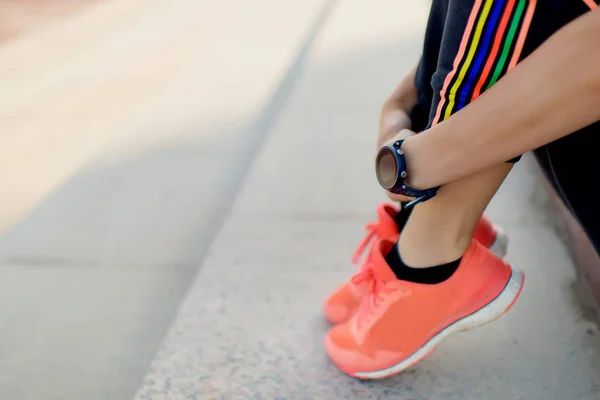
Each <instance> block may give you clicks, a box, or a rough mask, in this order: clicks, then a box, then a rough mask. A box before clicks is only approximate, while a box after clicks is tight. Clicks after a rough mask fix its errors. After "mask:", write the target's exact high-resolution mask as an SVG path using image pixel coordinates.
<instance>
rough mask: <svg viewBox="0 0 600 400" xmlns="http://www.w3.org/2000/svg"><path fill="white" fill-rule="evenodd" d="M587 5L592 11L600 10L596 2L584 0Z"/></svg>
mask: <svg viewBox="0 0 600 400" xmlns="http://www.w3.org/2000/svg"><path fill="white" fill-rule="evenodd" d="M583 2H584V3H585V4H587V6H588V7H589V8H590V10H594V9H596V8H598V4H596V2H595V1H594V0H583Z"/></svg>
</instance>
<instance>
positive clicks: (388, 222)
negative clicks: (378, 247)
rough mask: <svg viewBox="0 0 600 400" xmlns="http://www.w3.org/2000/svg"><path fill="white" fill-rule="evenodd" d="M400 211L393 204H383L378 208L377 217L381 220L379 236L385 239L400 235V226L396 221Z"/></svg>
mask: <svg viewBox="0 0 600 400" xmlns="http://www.w3.org/2000/svg"><path fill="white" fill-rule="evenodd" d="M399 212H400V210H398V208H396V207H395V206H393V205H392V204H387V203H381V204H380V205H379V207H377V217H378V218H379V228H378V230H379V234H380V235H381V236H383V237H388V238H389V237H393V236H395V235H397V234H398V225H397V224H396V221H395V220H394V217H395V216H396V214H398V213H399Z"/></svg>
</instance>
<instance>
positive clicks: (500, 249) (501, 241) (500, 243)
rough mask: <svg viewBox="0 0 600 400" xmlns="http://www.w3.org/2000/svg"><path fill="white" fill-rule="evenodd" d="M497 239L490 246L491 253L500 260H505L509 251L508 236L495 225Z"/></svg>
mask: <svg viewBox="0 0 600 400" xmlns="http://www.w3.org/2000/svg"><path fill="white" fill-rule="evenodd" d="M494 230H495V231H496V239H495V240H494V243H492V245H491V246H490V251H491V252H492V253H494V254H495V255H496V256H498V257H500V258H504V256H505V255H506V252H507V250H508V234H507V233H506V232H504V229H502V228H500V227H499V226H498V225H494Z"/></svg>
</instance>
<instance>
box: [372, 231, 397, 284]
mask: <svg viewBox="0 0 600 400" xmlns="http://www.w3.org/2000/svg"><path fill="white" fill-rule="evenodd" d="M395 245H396V243H394V242H392V241H390V240H386V239H381V240H379V241H377V243H375V245H374V246H373V254H371V263H372V265H373V272H374V273H375V276H376V277H377V279H379V280H380V281H382V282H389V281H395V280H398V278H397V277H396V274H394V272H393V271H392V269H391V268H390V266H389V265H388V263H387V261H386V260H385V257H386V256H387V254H388V253H389V252H390V250H391V249H392V247H394V246H395Z"/></svg>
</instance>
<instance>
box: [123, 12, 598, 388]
mask: <svg viewBox="0 0 600 400" xmlns="http://www.w3.org/2000/svg"><path fill="white" fill-rule="evenodd" d="M409 3H410V2H408V1H404V2H394V3H391V2H385V1H376V2H369V4H367V2H359V1H350V2H343V3H339V4H338V5H337V6H336V8H335V10H334V13H333V15H332V17H331V18H330V20H329V21H328V22H327V25H326V27H325V30H324V32H323V33H322V35H321V37H320V38H319V40H318V41H317V44H316V46H315V48H314V49H312V51H311V60H310V63H309V64H308V66H307V68H306V70H304V71H302V72H301V73H300V77H299V79H300V84H299V85H298V87H297V90H296V91H295V92H294V93H293V95H292V97H291V98H290V99H289V100H288V101H287V103H286V107H285V109H284V110H283V113H282V114H281V115H280V118H279V120H278V122H277V124H276V125H275V126H274V128H273V130H272V132H271V133H270V136H269V139H268V141H267V143H266V144H265V146H264V147H263V149H262V151H261V152H260V153H259V154H258V155H257V159H256V162H255V163H254V164H253V166H252V169H251V171H250V175H249V177H248V179H247V181H246V184H245V185H244V187H243V188H241V190H240V193H239V196H238V198H237V201H236V204H235V206H234V208H233V210H232V213H231V214H230V216H229V217H228V219H227V220H226V222H225V224H224V226H223V228H222V230H221V231H220V233H219V234H218V236H217V238H216V240H215V242H214V243H213V245H212V247H211V249H210V251H209V255H208V256H207V258H206V259H205V260H204V262H203V263H202V265H201V267H200V271H199V274H198V276H197V278H196V280H195V282H194V283H193V285H192V287H191V290H190V292H189V294H188V296H187V298H186V299H185V301H184V302H183V304H182V305H181V308H180V310H179V313H178V315H177V316H176V318H175V321H174V324H173V326H172V328H171V330H170V332H169V334H168V335H167V337H166V338H165V341H164V343H163V345H162V346H161V348H160V350H159V351H158V353H157V356H156V359H155V360H154V362H153V363H152V365H151V366H150V369H149V371H148V374H147V375H146V377H145V378H144V380H143V382H142V384H141V388H140V390H139V391H138V393H137V395H136V397H135V398H136V400H167V399H168V400H209V399H225V400H237V399H240V400H250V399H266V400H275V399H278V400H283V399H289V400H303V399H307V400H308V399H319V400H329V399H403V400H425V399H427V400H433V399H444V400H454V399H456V400H458V399H461V400H465V399H473V400H475V399H477V400H480V399H486V400H519V399H527V400H536V399H540V400H542V399H544V400H548V399H555V400H565V399H572V400H575V399H580V400H593V399H598V398H600V333H599V332H598V328H597V326H596V325H595V323H594V322H593V321H589V320H587V319H586V318H585V316H584V314H583V313H582V311H581V310H580V309H579V308H578V305H577V303H576V301H575V300H574V297H573V294H572V291H571V285H572V284H573V282H574V280H575V273H574V270H573V266H572V262H571V260H570V258H569V257H568V253H567V250H566V249H565V247H564V245H563V243H562V242H561V241H560V240H559V239H558V237H557V235H556V233H555V231H554V227H553V224H552V222H551V220H552V218H553V216H552V215H551V213H550V212H549V210H550V208H549V207H548V200H547V197H546V195H545V193H544V191H543V189H542V188H541V186H540V185H539V183H538V182H537V177H536V176H535V174H533V173H532V171H531V165H530V164H529V162H530V160H529V159H525V160H523V162H522V163H520V164H519V165H517V167H516V168H515V170H514V171H513V173H512V174H511V176H510V177H509V179H508V180H507V182H506V183H505V185H504V186H503V188H502V189H501V190H500V192H499V194H498V196H497V197H496V198H495V200H494V202H493V204H492V205H491V206H490V208H489V215H490V216H491V217H492V218H493V219H494V220H495V221H496V222H497V223H499V224H501V225H503V226H504V228H505V229H506V230H507V231H508V233H509V235H510V236H511V240H512V242H511V246H510V248H509V256H508V259H509V261H510V262H511V263H512V264H513V266H514V267H515V268H519V269H523V270H524V271H525V272H526V274H527V280H526V284H525V289H524V291H523V294H522V296H521V299H520V301H519V302H518V303H517V304H516V305H515V307H514V308H513V309H512V310H511V311H510V312H509V313H508V314H507V315H506V316H505V317H503V318H501V319H500V320H498V321H497V322H495V323H493V324H490V325H487V326H485V327H482V328H480V329H478V330H476V331H473V332H468V333H462V334H457V335H455V336H453V337H451V338H449V339H448V340H447V341H446V342H445V343H443V345H442V346H440V348H439V349H438V350H437V351H436V352H435V353H434V354H433V355H432V356H431V357H429V358H428V359H426V360H425V361H423V362H422V363H420V364H418V365H417V366H415V367H414V368H412V369H410V370H408V371H406V372H404V373H402V374H401V375H398V376H394V377H391V378H389V379H386V380H382V381H376V382H360V381H358V380H354V379H351V378H349V377H347V376H345V375H344V374H342V373H340V372H339V371H338V370H337V369H336V368H335V367H334V366H333V365H332V364H331V363H330V362H329V361H328V360H327V358H326V356H325V354H324V352H323V345H322V343H323V336H324V334H325V333H326V331H327V328H328V327H327V324H326V323H325V321H324V320H323V318H322V316H321V313H320V309H321V305H322V302H323V300H324V299H325V298H326V296H327V295H328V294H329V292H330V291H331V290H332V289H334V288H335V287H336V286H337V285H338V284H340V283H341V282H343V281H344V280H345V279H347V278H348V276H349V275H350V274H351V273H352V272H353V269H352V267H350V265H349V260H350V257H351V253H352V250H353V246H354V245H355V244H356V243H357V241H358V240H360V238H361V235H362V231H361V228H362V225H363V224H364V223H365V222H367V221H369V220H370V219H371V218H372V217H373V215H372V212H371V210H374V207H375V205H376V204H377V202H378V201H379V200H380V199H381V193H380V192H379V191H378V190H377V187H376V183H375V182H374V178H373V175H372V174H373V173H372V165H371V163H372V151H373V137H374V135H375V128H376V118H377V108H378V105H379V104H380V103H379V100H376V99H383V98H384V97H385V95H386V94H387V92H389V90H390V88H391V87H392V86H393V85H394V83H395V82H397V80H398V77H399V76H401V75H402V73H404V72H406V71H407V70H408V68H409V67H410V65H411V64H412V63H413V62H414V60H415V59H416V55H417V54H418V48H419V43H420V42H419V41H420V38H419V33H420V31H418V29H417V30H415V29H413V28H411V26H413V25H415V26H418V25H419V23H422V21H423V18H424V15H425V13H426V11H427V10H426V7H420V6H419V7H417V6H413V7H416V8H413V9H410V10H409V11H406V10H407V7H409ZM403 10H404V11H405V12H404V13H403V12H402V11H403ZM365 15H367V16H368V18H367V17H365ZM415 20H416V21H417V22H419V21H420V22H419V23H415ZM357 21H360V23H357ZM395 39H398V40H397V41H394V40H395ZM335 149H337V150H338V151H333V150H335ZM348 179H351V181H348Z"/></svg>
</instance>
